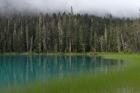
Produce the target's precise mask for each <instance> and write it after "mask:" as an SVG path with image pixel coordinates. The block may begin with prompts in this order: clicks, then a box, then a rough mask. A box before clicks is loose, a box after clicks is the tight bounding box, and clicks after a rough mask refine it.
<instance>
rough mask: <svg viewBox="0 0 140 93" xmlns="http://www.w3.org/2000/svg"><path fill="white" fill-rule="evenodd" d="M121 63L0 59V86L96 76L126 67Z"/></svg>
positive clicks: (92, 59) (89, 59)
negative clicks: (79, 76) (88, 75)
mask: <svg viewBox="0 0 140 93" xmlns="http://www.w3.org/2000/svg"><path fill="white" fill-rule="evenodd" d="M123 64H124V62H123V61H121V60H110V59H104V58H101V57H89V56H24V55H14V56H10V55H9V56H8V55H6V56H0V87H3V86H10V85H21V84H30V83H34V82H38V81H40V82H43V81H47V80H50V79H63V78H65V77H71V76H78V75H81V74H82V75H84V74H87V73H90V74H93V75H96V74H98V73H100V72H104V73H107V72H108V71H111V70H112V69H115V70H119V69H121V68H123Z"/></svg>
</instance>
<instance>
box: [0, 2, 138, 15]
mask: <svg viewBox="0 0 140 93" xmlns="http://www.w3.org/2000/svg"><path fill="white" fill-rule="evenodd" d="M71 6H72V7H73V11H74V13H75V14H76V13H81V14H85V13H88V14H94V15H99V16H104V15H106V14H112V15H113V16H116V17H139V16H140V12H139V8H140V0H0V14H10V13H15V12H20V13H27V12H28V13H31V12H32V13H38V12H40V13H55V12H64V11H65V12H70V10H71Z"/></svg>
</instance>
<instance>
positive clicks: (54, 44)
mask: <svg viewBox="0 0 140 93" xmlns="http://www.w3.org/2000/svg"><path fill="white" fill-rule="evenodd" d="M89 51H93V52H95V51H98V52H138V51H140V20H139V19H135V20H130V19H119V18H113V17H111V16H107V17H97V16H93V15H87V14H85V15H80V14H76V15H74V14H72V13H70V14H66V13H63V14H61V13H58V14H51V15H49V14H39V15H34V16H33V15H12V16H10V17H2V16H1V17H0V52H1V53H2V52H37V53H39V52H45V53H47V52H89Z"/></svg>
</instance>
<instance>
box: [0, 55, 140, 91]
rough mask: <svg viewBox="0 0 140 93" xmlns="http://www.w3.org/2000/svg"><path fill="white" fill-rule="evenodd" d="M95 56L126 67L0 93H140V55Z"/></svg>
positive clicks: (20, 87) (13, 88)
mask: <svg viewBox="0 0 140 93" xmlns="http://www.w3.org/2000/svg"><path fill="white" fill-rule="evenodd" d="M67 55H68V54H67ZM75 55H77V54H75ZM82 55H83V54H82ZM84 55H85V54H84ZM86 55H90V56H91V55H92V54H91V53H87V54H86ZM97 55H98V56H102V57H105V58H110V59H122V60H125V61H127V62H128V66H127V67H125V68H124V69H123V70H121V71H117V72H109V73H107V74H104V73H102V74H99V75H96V76H93V75H85V76H79V77H77V78H67V79H63V80H54V81H49V82H45V83H44V84H40V83H36V84H35V85H28V86H15V87H14V86H12V87H9V88H8V89H2V90H1V91H2V92H1V91H0V93H140V79H139V78H140V54H124V53H97Z"/></svg>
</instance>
